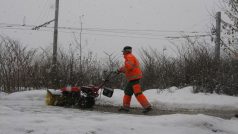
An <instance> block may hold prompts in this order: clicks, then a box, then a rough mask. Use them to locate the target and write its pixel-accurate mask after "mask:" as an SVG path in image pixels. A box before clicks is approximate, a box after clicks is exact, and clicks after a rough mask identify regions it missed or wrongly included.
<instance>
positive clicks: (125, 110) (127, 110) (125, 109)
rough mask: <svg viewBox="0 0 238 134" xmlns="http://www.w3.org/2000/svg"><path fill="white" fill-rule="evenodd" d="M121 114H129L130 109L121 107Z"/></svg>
mask: <svg viewBox="0 0 238 134" xmlns="http://www.w3.org/2000/svg"><path fill="white" fill-rule="evenodd" d="M118 111H119V112H129V108H125V107H121V108H119V109H118Z"/></svg>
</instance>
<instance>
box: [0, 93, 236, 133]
mask: <svg viewBox="0 0 238 134" xmlns="http://www.w3.org/2000/svg"><path fill="white" fill-rule="evenodd" d="M44 95H45V91H42V90H41V91H29V92H21V93H14V94H10V95H2V96H1V95H0V134H158V133H159V134H160V133H161V134H191V133H193V134H215V133H218V134H238V128H237V126H238V119H236V118H232V119H229V120H227V119H222V118H217V117H212V116H207V115H203V114H194V115H188V114H170V115H161V116H144V115H132V114H118V113H110V112H97V111H89V110H80V109H72V108H62V107H52V106H46V105H45V104H44ZM180 97H181V96H180ZM114 99H116V98H114ZM118 99H119V98H118ZM231 100H232V99H231ZM102 102H103V99H102V100H101V102H100V103H102ZM118 103H119V102H118ZM177 103H179V102H177ZM231 104H232V103H231Z"/></svg>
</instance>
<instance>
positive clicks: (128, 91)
mask: <svg viewBox="0 0 238 134" xmlns="http://www.w3.org/2000/svg"><path fill="white" fill-rule="evenodd" d="M132 95H133V91H132V84H131V83H130V82H128V84H127V86H126V88H125V90H124V97H123V107H122V108H120V109H119V111H129V108H130V105H131V96H132Z"/></svg>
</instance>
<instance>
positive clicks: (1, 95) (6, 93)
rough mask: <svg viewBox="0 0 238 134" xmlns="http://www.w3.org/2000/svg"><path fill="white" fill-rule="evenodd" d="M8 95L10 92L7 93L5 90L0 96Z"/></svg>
mask: <svg viewBox="0 0 238 134" xmlns="http://www.w3.org/2000/svg"><path fill="white" fill-rule="evenodd" d="M6 95H8V94H7V93H5V92H0V97H1V96H6Z"/></svg>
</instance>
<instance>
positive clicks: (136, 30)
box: [0, 23, 202, 34]
mask: <svg viewBox="0 0 238 134" xmlns="http://www.w3.org/2000/svg"><path fill="white" fill-rule="evenodd" d="M0 24H5V25H8V26H23V25H21V24H10V23H0ZM25 27H35V25H25ZM46 28H53V27H46ZM58 28H59V29H67V30H81V28H77V27H58ZM82 30H86V31H99V32H115V33H125V32H128V33H129V32H147V33H148V32H150V33H148V34H151V33H190V34H198V33H202V32H199V31H185V30H178V31H177V30H152V29H115V28H98V27H96V28H83V29H82Z"/></svg>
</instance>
